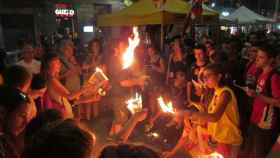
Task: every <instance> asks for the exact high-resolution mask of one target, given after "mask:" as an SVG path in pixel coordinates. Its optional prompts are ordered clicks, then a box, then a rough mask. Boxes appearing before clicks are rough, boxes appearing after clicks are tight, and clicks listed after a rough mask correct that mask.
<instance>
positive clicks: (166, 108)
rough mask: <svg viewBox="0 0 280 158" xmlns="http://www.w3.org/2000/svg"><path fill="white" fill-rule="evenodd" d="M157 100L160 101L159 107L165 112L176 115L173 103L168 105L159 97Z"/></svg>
mask: <svg viewBox="0 0 280 158" xmlns="http://www.w3.org/2000/svg"><path fill="white" fill-rule="evenodd" d="M157 100H158V103H159V106H160V108H161V110H162V111H163V112H166V113H172V114H174V113H175V109H174V108H173V105H172V103H171V102H168V103H167V104H166V103H165V102H164V100H163V98H162V97H159V98H158V99H157Z"/></svg>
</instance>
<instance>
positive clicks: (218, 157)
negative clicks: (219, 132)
mask: <svg viewBox="0 0 280 158" xmlns="http://www.w3.org/2000/svg"><path fill="white" fill-rule="evenodd" d="M200 158H224V156H223V155H222V154H220V153H218V152H213V153H211V154H209V155H205V156H200Z"/></svg>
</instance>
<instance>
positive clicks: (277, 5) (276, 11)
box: [273, 0, 279, 22]
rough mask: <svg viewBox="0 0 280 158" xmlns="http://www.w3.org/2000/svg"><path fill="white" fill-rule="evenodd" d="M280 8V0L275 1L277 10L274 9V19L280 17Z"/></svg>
mask: <svg viewBox="0 0 280 158" xmlns="http://www.w3.org/2000/svg"><path fill="white" fill-rule="evenodd" d="M278 10H279V0H276V2H275V10H274V17H273V19H274V21H275V22H276V21H277V17H278Z"/></svg>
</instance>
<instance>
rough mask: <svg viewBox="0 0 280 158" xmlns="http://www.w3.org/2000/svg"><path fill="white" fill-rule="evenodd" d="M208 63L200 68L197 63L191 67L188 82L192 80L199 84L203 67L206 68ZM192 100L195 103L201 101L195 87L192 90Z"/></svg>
mask: <svg viewBox="0 0 280 158" xmlns="http://www.w3.org/2000/svg"><path fill="white" fill-rule="evenodd" d="M207 64H208V62H205V64H204V65H202V66H198V65H196V63H193V64H192V65H191V67H190V70H189V71H188V73H187V80H188V82H192V80H194V81H196V82H199V73H200V71H201V69H202V68H203V67H205V66H206V65H207ZM191 99H192V100H193V101H200V96H197V95H196V94H195V88H194V87H193V88H192V90H191Z"/></svg>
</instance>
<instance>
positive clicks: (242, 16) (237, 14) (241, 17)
mask: <svg viewBox="0 0 280 158" xmlns="http://www.w3.org/2000/svg"><path fill="white" fill-rule="evenodd" d="M223 18H224V20H228V21H231V22H236V23H238V24H250V23H256V22H274V20H273V19H270V18H267V17H264V16H262V15H259V14H257V13H255V12H253V11H252V10H250V9H248V8H247V7H245V6H241V7H239V8H238V9H236V10H235V11H234V12H233V13H232V14H230V15H229V16H227V17H223Z"/></svg>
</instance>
